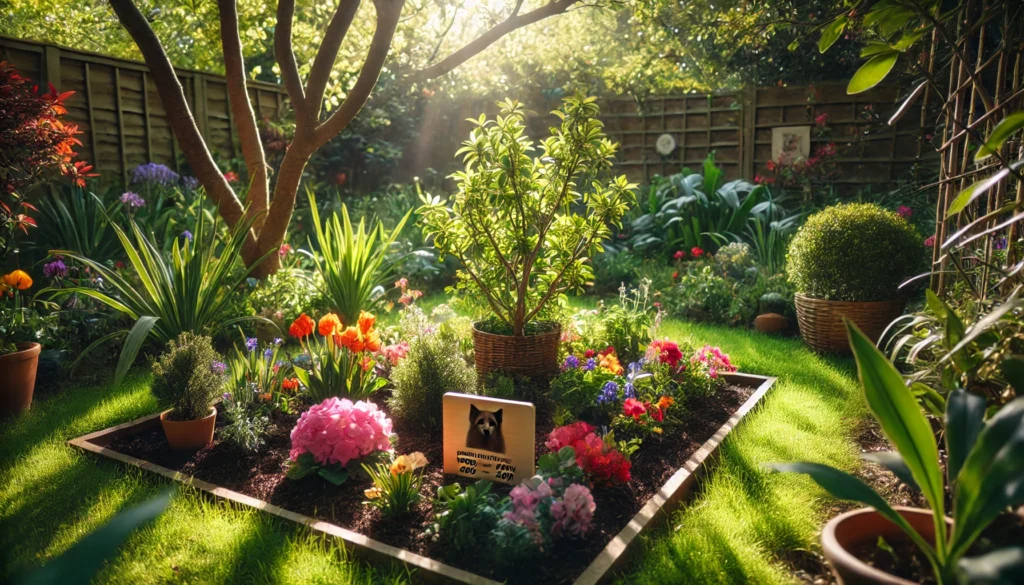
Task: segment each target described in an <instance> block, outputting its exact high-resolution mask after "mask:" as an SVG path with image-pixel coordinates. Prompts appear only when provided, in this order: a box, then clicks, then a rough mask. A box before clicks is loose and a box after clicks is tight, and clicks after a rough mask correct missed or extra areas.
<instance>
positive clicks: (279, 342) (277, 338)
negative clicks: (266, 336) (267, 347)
mask: <svg viewBox="0 0 1024 585" xmlns="http://www.w3.org/2000/svg"><path fill="white" fill-rule="evenodd" d="M282 343H284V339H281V338H280V337H275V338H274V345H281V344H282Z"/></svg>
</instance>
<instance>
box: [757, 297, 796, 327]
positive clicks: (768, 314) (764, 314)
mask: <svg viewBox="0 0 1024 585" xmlns="http://www.w3.org/2000/svg"><path fill="white" fill-rule="evenodd" d="M758 304H759V305H760V307H761V309H760V312H759V313H758V315H757V317H755V318H754V329H756V330H758V331H759V332H761V333H781V332H782V331H785V330H786V329H789V319H787V318H786V308H787V305H788V303H787V302H786V299H785V297H783V296H782V295H780V294H779V293H774V292H772V293H765V294H763V295H761V298H760V299H759V300H758Z"/></svg>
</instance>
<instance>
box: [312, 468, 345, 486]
mask: <svg viewBox="0 0 1024 585" xmlns="http://www.w3.org/2000/svg"><path fill="white" fill-rule="evenodd" d="M317 474H318V475H319V476H320V477H322V478H324V479H326V480H327V481H329V482H331V483H333V484H334V485H341V484H343V483H345V482H346V481H348V469H346V468H344V467H342V466H340V465H338V464H334V465H324V466H321V467H320V470H319V471H317Z"/></svg>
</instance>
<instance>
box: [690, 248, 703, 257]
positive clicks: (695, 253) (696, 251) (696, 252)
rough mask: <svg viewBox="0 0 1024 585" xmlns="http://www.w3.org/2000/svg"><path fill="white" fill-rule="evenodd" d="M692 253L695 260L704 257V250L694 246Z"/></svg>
mask: <svg viewBox="0 0 1024 585" xmlns="http://www.w3.org/2000/svg"><path fill="white" fill-rule="evenodd" d="M690 253H691V254H693V257H694V258H700V257H701V256H703V255H704V250H701V249H700V246H694V247H692V248H690Z"/></svg>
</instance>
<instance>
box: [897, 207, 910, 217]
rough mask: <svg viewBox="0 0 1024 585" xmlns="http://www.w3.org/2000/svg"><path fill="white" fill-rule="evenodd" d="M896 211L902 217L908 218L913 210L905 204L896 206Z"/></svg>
mask: <svg viewBox="0 0 1024 585" xmlns="http://www.w3.org/2000/svg"><path fill="white" fill-rule="evenodd" d="M896 213H897V214H899V216H900V217H902V218H904V219H910V216H912V215H914V210H913V209H911V208H909V207H907V206H906V205H900V206H899V207H897V208H896Z"/></svg>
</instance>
